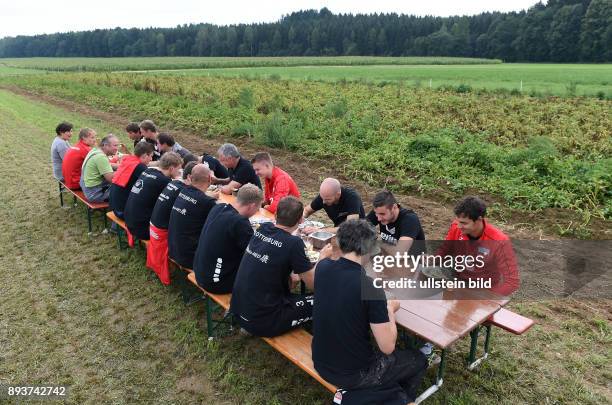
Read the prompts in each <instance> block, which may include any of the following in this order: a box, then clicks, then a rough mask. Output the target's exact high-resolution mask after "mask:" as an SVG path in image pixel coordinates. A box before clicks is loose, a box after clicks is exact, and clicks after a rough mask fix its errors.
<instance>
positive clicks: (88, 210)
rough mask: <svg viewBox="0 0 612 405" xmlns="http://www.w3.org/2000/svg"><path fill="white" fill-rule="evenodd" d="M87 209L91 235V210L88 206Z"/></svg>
mask: <svg viewBox="0 0 612 405" xmlns="http://www.w3.org/2000/svg"><path fill="white" fill-rule="evenodd" d="M85 209H86V210H87V227H88V228H89V233H90V234H91V232H92V227H91V209H90V208H89V207H88V206H85Z"/></svg>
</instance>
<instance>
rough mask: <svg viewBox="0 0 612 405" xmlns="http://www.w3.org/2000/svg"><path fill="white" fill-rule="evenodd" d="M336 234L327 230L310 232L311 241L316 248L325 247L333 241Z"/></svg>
mask: <svg viewBox="0 0 612 405" xmlns="http://www.w3.org/2000/svg"><path fill="white" fill-rule="evenodd" d="M334 236H336V234H335V233H331V232H327V231H316V232H313V233H311V234H310V242H311V243H312V247H313V248H315V249H323V248H324V247H325V245H327V244H328V243H331V240H332V238H333V237H334Z"/></svg>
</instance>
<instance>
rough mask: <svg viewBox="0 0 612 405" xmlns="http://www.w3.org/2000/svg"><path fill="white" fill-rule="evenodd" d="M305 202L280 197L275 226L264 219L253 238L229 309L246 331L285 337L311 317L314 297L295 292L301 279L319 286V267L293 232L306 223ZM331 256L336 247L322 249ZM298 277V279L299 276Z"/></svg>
mask: <svg viewBox="0 0 612 405" xmlns="http://www.w3.org/2000/svg"><path fill="white" fill-rule="evenodd" d="M303 212H304V206H303V205H302V203H301V202H300V200H298V199H297V198H295V197H293V196H287V197H285V198H283V199H282V200H280V202H279V203H278V206H277V210H276V225H274V224H273V223H270V222H268V223H264V224H262V225H261V226H260V227H259V229H257V230H256V231H255V234H254V235H253V237H252V238H251V241H250V242H249V245H248V246H247V248H246V251H245V254H244V256H243V257H242V262H240V267H239V269H238V274H237V275H236V281H235V282H234V290H233V293H232V301H231V304H230V312H231V313H232V314H233V315H234V316H235V317H236V319H237V320H238V323H239V324H240V326H242V328H243V329H245V330H246V331H247V332H249V333H251V334H253V335H255V336H261V337H274V336H279V335H282V334H283V333H285V332H287V331H288V330H290V329H291V328H293V327H296V326H298V325H301V324H303V323H305V322H307V321H310V320H311V319H312V308H313V305H314V297H313V296H312V295H302V294H292V293H291V291H290V289H291V287H292V284H294V282H297V281H298V280H297V279H296V278H299V279H300V280H302V281H303V282H304V283H305V284H306V287H308V288H309V289H310V290H312V289H313V288H314V273H315V271H314V268H313V265H312V263H311V262H310V260H309V259H308V257H307V256H306V252H305V247H304V241H302V239H301V238H300V237H299V236H295V235H292V233H293V232H295V230H296V229H297V228H298V225H299V224H300V222H301V221H302V213H303ZM329 254H331V245H330V246H328V248H326V249H324V250H323V251H322V252H321V256H323V257H326V256H327V255H329ZM296 276H297V277H296Z"/></svg>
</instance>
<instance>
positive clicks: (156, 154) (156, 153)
mask: <svg viewBox="0 0 612 405" xmlns="http://www.w3.org/2000/svg"><path fill="white" fill-rule="evenodd" d="M138 142H148V143H150V144H151V145H153V159H152V160H153V161H154V162H155V161H158V160H159V158H160V157H161V155H162V153H161V151H160V150H159V145H158V144H157V141H156V140H155V139H149V138H145V137H144V136H143V137H142V138H140V140H139V141H134V147H136V144H138Z"/></svg>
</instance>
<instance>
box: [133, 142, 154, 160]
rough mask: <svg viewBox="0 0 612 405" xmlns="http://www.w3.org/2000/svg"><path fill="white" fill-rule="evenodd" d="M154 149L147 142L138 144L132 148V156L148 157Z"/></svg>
mask: <svg viewBox="0 0 612 405" xmlns="http://www.w3.org/2000/svg"><path fill="white" fill-rule="evenodd" d="M154 150H155V149H154V148H153V145H151V144H150V143H149V142H138V143H137V144H136V146H134V155H136V156H137V157H141V156H142V155H150V154H152V153H153V151H154Z"/></svg>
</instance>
